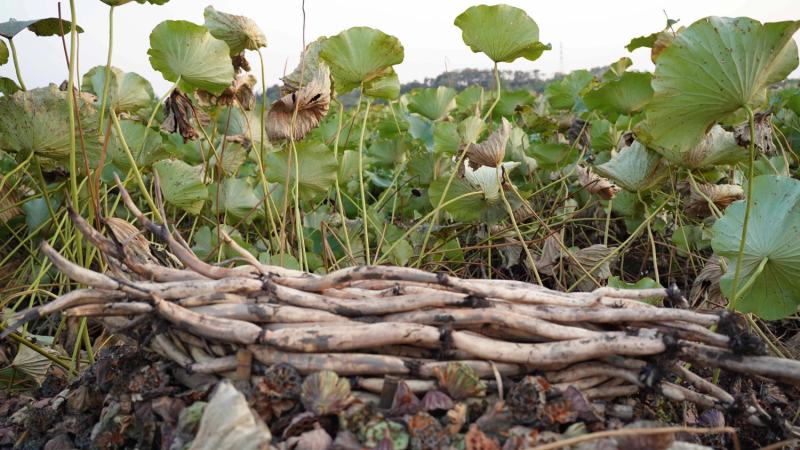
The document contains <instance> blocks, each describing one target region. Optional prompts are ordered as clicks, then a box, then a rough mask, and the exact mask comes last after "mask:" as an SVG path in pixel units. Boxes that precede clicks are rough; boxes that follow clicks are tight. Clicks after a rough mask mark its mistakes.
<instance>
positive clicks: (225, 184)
mask: <svg viewBox="0 0 800 450" xmlns="http://www.w3.org/2000/svg"><path fill="white" fill-rule="evenodd" d="M218 188H219V184H216V183H215V184H213V185H212V186H211V189H210V190H211V192H210V194H211V195H210V197H211V200H212V201H213V202H214V203H213V209H214V210H216V209H217V207H219V209H220V210H222V211H225V212H226V213H227V214H228V215H230V216H233V217H235V218H237V219H247V221H248V222H249V221H252V220H253V219H255V218H256V217H258V216H260V215H261V212H262V211H259V210H258V208H259V206H262V205H263V204H264V203H263V200H262V198H260V197H259V196H258V195H256V190H255V187H254V183H253V180H252V179H247V178H226V179H224V180H223V181H222V189H219V192H217V190H218ZM217 201H218V202H219V203H217Z"/></svg>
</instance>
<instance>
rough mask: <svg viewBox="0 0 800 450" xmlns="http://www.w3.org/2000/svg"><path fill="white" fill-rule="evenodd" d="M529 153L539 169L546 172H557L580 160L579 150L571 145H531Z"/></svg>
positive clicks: (554, 143) (553, 143) (552, 143)
mask: <svg viewBox="0 0 800 450" xmlns="http://www.w3.org/2000/svg"><path fill="white" fill-rule="evenodd" d="M528 153H529V154H530V155H529V156H531V157H532V158H534V159H535V160H536V164H537V166H538V167H541V168H542V169H545V170H555V169H558V168H561V167H565V166H567V165H569V164H572V163H574V162H575V160H576V159H577V158H578V153H579V151H578V149H577V147H574V146H572V145H569V144H562V143H556V142H551V143H541V142H540V143H536V144H531V146H530V147H529V151H528Z"/></svg>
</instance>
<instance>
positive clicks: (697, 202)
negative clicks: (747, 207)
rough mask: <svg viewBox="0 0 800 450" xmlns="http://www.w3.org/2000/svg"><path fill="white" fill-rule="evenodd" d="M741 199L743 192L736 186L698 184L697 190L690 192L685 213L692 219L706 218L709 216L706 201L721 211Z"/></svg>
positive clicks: (708, 207) (709, 212)
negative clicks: (709, 201)
mask: <svg viewBox="0 0 800 450" xmlns="http://www.w3.org/2000/svg"><path fill="white" fill-rule="evenodd" d="M743 198H744V190H743V189H742V187H741V186H739V185H736V184H700V185H698V186H697V190H695V189H692V190H691V194H690V195H689V201H688V203H687V204H686V213H687V214H689V215H690V216H693V217H700V218H703V217H708V216H710V215H711V208H710V206H709V205H708V200H711V201H712V202H713V203H714V205H716V207H717V208H718V209H719V210H720V211H722V210H724V209H725V208H727V207H728V205H730V204H731V203H733V202H734V201H736V200H741V199H743ZM706 199H708V200H706Z"/></svg>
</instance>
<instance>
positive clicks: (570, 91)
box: [544, 70, 592, 109]
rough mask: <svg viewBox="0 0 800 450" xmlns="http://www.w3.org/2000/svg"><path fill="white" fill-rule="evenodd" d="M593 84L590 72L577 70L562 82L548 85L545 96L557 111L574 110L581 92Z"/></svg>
mask: <svg viewBox="0 0 800 450" xmlns="http://www.w3.org/2000/svg"><path fill="white" fill-rule="evenodd" d="M591 82H592V74H591V73H589V71H588V70H576V71H574V72H571V73H570V74H569V75H567V76H565V77H564V78H562V79H561V80H558V81H553V82H551V83H550V84H548V85H547V87H546V88H545V90H544V95H545V96H546V97H547V100H548V102H550V106H551V107H553V108H556V109H572V107H573V106H575V102H576V101H577V100H578V97H579V96H580V94H581V92H583V90H584V89H586V87H587V86H589V83H591Z"/></svg>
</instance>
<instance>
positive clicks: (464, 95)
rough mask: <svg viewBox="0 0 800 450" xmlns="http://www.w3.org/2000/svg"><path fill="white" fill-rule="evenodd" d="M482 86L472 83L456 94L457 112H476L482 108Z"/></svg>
mask: <svg viewBox="0 0 800 450" xmlns="http://www.w3.org/2000/svg"><path fill="white" fill-rule="evenodd" d="M483 100H484V99H483V87H481V86H479V85H477V84H473V85H470V86H468V87H466V88H464V90H462V91H461V92H459V93H458V95H456V106H457V108H458V111H459V112H463V113H465V114H477V112H476V110H475V108H476V107H477V111H481V110H482V109H483V103H484V101H483Z"/></svg>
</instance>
